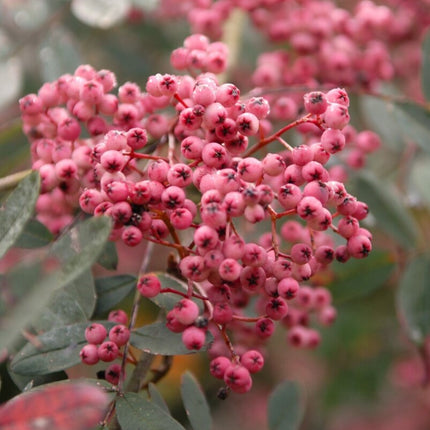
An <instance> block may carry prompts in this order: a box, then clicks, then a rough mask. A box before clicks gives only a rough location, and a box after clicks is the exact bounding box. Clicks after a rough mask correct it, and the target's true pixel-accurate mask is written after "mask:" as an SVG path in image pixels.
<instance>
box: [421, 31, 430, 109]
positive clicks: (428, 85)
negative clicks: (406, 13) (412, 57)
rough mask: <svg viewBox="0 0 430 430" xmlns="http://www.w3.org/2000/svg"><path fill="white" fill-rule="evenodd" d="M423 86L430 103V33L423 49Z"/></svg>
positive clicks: (429, 32)
mask: <svg viewBox="0 0 430 430" xmlns="http://www.w3.org/2000/svg"><path fill="white" fill-rule="evenodd" d="M421 84H422V85H421V86H422V90H423V94H424V96H425V98H426V99H427V101H428V102H429V103H430V31H427V35H426V37H425V39H424V43H423V48H422V69H421Z"/></svg>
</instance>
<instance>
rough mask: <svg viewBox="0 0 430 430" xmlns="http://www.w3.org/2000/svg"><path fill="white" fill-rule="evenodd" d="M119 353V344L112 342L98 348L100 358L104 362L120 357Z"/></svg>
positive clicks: (104, 343)
mask: <svg viewBox="0 0 430 430" xmlns="http://www.w3.org/2000/svg"><path fill="white" fill-rule="evenodd" d="M118 353H119V350H118V346H117V344H116V343H114V342H111V341H108V342H103V343H102V344H101V345H100V346H99V348H98V354H99V358H100V360H102V361H113V360H115V358H117V357H118Z"/></svg>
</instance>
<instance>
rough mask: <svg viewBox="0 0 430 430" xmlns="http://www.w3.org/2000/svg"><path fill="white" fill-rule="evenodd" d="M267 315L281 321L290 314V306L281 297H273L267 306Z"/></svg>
mask: <svg viewBox="0 0 430 430" xmlns="http://www.w3.org/2000/svg"><path fill="white" fill-rule="evenodd" d="M266 313H267V316H268V317H269V318H272V319H274V320H280V319H282V318H284V317H285V316H286V315H287V313H288V305H287V303H286V302H285V300H284V299H282V298H281V297H273V298H272V299H271V300H270V301H269V302H268V303H267V305H266Z"/></svg>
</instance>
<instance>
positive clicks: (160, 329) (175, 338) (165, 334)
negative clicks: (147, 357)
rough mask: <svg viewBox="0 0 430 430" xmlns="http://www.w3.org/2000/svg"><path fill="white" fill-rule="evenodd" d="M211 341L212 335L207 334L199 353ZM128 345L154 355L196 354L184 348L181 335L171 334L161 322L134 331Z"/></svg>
mask: <svg viewBox="0 0 430 430" xmlns="http://www.w3.org/2000/svg"><path fill="white" fill-rule="evenodd" d="M211 341H212V335H211V334H210V333H209V332H207V334H206V343H205V346H203V348H202V349H201V351H204V350H205V349H207V347H208V346H209V345H208V343H209V342H211ZM130 343H131V344H132V345H133V346H134V347H136V348H138V349H141V350H142V351H144V352H148V353H150V354H154V355H155V354H159V355H184V354H192V353H193V352H196V351H195V350H193V351H190V350H189V349H187V348H185V345H184V344H183V343H182V335H181V333H173V332H171V331H170V330H169V329H168V328H167V327H166V323H165V322H163V321H160V322H155V323H153V324H149V325H146V326H144V327H140V328H138V329H137V330H134V331H133V332H132V333H131V336H130Z"/></svg>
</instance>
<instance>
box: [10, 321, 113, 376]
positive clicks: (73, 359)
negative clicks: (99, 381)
mask: <svg viewBox="0 0 430 430" xmlns="http://www.w3.org/2000/svg"><path fill="white" fill-rule="evenodd" d="M100 323H101V324H103V325H104V326H105V327H106V329H107V330H109V329H110V328H112V327H113V326H114V325H115V323H114V322H108V321H100ZM87 326H88V322H84V323H78V324H72V325H67V326H63V327H56V328H53V329H52V330H50V331H47V332H46V333H43V334H41V335H40V336H37V338H36V340H35V342H37V344H38V345H39V344H40V346H36V345H33V344H32V343H27V344H26V345H25V346H24V347H23V348H22V349H21V350H20V351H19V352H18V353H17V354H16V355H15V357H14V359H13V360H12V363H11V366H10V367H11V370H12V371H13V372H15V373H18V374H19V375H28V376H35V375H45V374H47V373H53V372H58V371H61V370H64V369H67V368H69V367H71V366H74V365H75V364H78V363H80V361H81V359H80V357H79V352H80V350H81V348H82V347H83V346H84V345H85V344H86V343H87V341H86V340H85V329H86V327H87Z"/></svg>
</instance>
